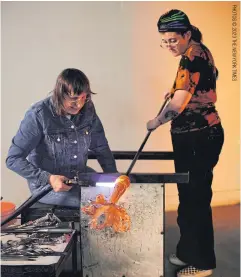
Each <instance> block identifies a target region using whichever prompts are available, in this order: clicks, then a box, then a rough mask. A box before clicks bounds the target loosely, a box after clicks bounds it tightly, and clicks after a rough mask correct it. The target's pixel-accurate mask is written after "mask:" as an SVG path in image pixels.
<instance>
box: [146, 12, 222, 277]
mask: <svg viewBox="0 0 241 277" xmlns="http://www.w3.org/2000/svg"><path fill="white" fill-rule="evenodd" d="M157 25H158V31H159V32H160V35H161V46H162V47H163V48H165V49H167V50H169V51H170V52H171V54H172V55H173V56H174V57H177V56H181V60H180V64H179V67H178V71H177V75H176V78H175V81H174V85H173V87H172V89H171V92H170V93H168V95H167V96H168V97H170V102H169V103H168V104H167V106H166V107H165V109H164V110H163V112H162V113H161V114H160V115H158V116H157V117H156V118H154V119H152V120H150V121H149V122H148V123H147V129H148V130H154V129H156V128H158V127H159V126H160V125H162V124H165V123H166V122H169V121H171V136H172V144H173V151H174V163H175V170H176V172H189V183H188V184H180V183H179V184H177V187H178V193H179V207H178V218H177V223H178V225H179V228H180V240H179V242H178V244H177V249H176V254H172V255H171V256H170V257H169V261H170V262H171V263H173V264H175V265H179V266H183V267H184V268H183V269H181V270H179V271H178V273H177V276H178V277H187V276H188V277H191V276H200V277H202V276H203V277H205V276H210V275H211V274H212V269H214V268H215V267H216V258H215V252H214V235H213V223H212V210H211V199H212V188H211V185H212V180H213V169H214V167H215V166H216V164H217V162H218V160H219V155H220V153H221V150H222V146H223V142H224V132H223V128H222V125H221V120H220V117H219V115H218V112H217V110H216V107H215V102H216V100H217V95H216V79H217V77H218V70H217V68H216V66H215V64H214V60H213V57H212V54H211V53H210V51H209V49H208V48H207V47H206V46H205V45H204V44H203V43H202V35H201V33H200V31H199V30H198V29H197V28H196V27H194V26H193V25H191V24H190V21H189V19H188V17H187V15H186V14H185V13H184V12H182V11H180V10H171V11H169V12H167V13H165V14H163V15H162V16H161V17H160V19H159V21H158V24H157Z"/></svg>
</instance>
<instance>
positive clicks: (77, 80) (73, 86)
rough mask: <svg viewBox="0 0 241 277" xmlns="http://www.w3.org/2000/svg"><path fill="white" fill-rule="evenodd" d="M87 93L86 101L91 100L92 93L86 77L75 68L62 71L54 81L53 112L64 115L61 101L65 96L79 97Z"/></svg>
mask: <svg viewBox="0 0 241 277" xmlns="http://www.w3.org/2000/svg"><path fill="white" fill-rule="evenodd" d="M83 92H85V93H87V99H91V94H96V93H93V92H92V91H91V89H90V82H89V79H88V78H87V76H86V75H85V74H84V73H83V72H82V71H80V70H78V69H75V68H67V69H65V70H63V71H62V72H61V73H60V74H59V76H58V78H57V81H56V84H55V87H54V90H53V91H52V99H53V105H54V108H55V111H56V113H57V114H58V115H63V114H65V112H64V106H63V101H64V99H65V97H66V96H73V95H71V93H74V95H80V94H81V93H83Z"/></svg>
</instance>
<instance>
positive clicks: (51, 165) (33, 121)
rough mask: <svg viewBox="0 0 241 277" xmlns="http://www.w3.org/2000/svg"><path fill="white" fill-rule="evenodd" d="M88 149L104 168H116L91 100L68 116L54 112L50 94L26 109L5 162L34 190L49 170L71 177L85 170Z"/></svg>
mask: <svg viewBox="0 0 241 277" xmlns="http://www.w3.org/2000/svg"><path fill="white" fill-rule="evenodd" d="M88 150H91V151H93V152H94V153H95V155H96V156H97V160H98V162H99V164H100V165H101V167H102V169H103V171H104V172H109V173H110V172H117V169H116V163H115V160H114V158H113V155H112V153H111V151H110V148H109V145H108V141H107V139H106V137H105V132H104V129H103V126H102V123H101V121H100V119H99V117H98V116H97V114H96V111H95V107H94V104H93V102H92V101H90V102H88V103H86V104H85V106H84V107H83V108H82V109H81V111H80V113H79V114H78V115H76V116H75V117H74V118H73V119H72V120H70V119H68V118H67V117H66V116H59V115H57V114H56V112H55V109H54V107H53V104H52V97H51V96H50V97H48V98H46V99H44V100H42V101H40V102H38V103H36V104H34V105H33V106H31V108H30V109H29V110H28V111H27V112H26V114H25V117H24V119H23V120H22V121H21V124H20V127H19V130H18V132H17V134H16V135H15V137H14V138H13V140H12V145H11V147H10V149H9V152H8V156H7V159H6V165H7V167H8V168H9V169H11V170H13V171H14V172H16V173H18V174H19V175H21V176H22V177H24V178H26V179H27V180H28V183H29V186H30V189H31V190H34V189H36V188H38V187H39V186H45V185H46V184H48V178H49V176H50V174H55V175H63V176H66V177H67V178H74V177H75V176H76V173H77V172H85V170H86V163H87V159H88Z"/></svg>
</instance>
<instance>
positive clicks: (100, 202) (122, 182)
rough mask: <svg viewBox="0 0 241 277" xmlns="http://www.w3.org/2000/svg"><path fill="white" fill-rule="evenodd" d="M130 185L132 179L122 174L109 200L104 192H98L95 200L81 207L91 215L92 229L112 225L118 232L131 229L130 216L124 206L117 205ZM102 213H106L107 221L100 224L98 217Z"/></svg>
mask: <svg viewBox="0 0 241 277" xmlns="http://www.w3.org/2000/svg"><path fill="white" fill-rule="evenodd" d="M129 186H130V179H129V178H128V177H127V176H125V175H122V176H120V177H118V178H117V179H116V181H115V187H114V191H113V193H112V194H111V196H110V200H109V202H108V201H106V200H105V197H104V196H103V195H102V194H98V195H97V196H96V199H95V201H92V202H91V204H90V205H87V206H85V207H83V208H82V209H81V210H82V211H83V212H84V213H85V214H87V215H89V216H90V217H91V221H90V228H91V229H98V230H101V229H104V228H105V227H112V228H113V229H114V230H115V231H116V232H126V231H128V230H129V229H130V216H129V215H128V214H127V212H126V210H125V209H124V208H122V207H120V206H118V205H116V203H117V201H118V200H119V199H120V197H121V196H122V195H123V194H124V192H125V191H126V189H127V188H128V187H129ZM102 214H104V215H105V221H104V223H102V224H98V219H99V217H100V216H101V215H102Z"/></svg>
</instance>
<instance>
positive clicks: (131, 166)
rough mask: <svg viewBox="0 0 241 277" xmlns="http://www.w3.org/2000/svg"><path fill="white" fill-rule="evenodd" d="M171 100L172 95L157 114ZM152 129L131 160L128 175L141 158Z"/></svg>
mask: <svg viewBox="0 0 241 277" xmlns="http://www.w3.org/2000/svg"><path fill="white" fill-rule="evenodd" d="M169 100H170V97H168V98H166V99H165V101H164V103H163V104H162V106H161V109H160V111H159V113H158V114H157V116H158V115H159V114H161V113H162V111H163V110H164V108H165V106H166V104H167V103H168V102H169ZM152 131H153V130H151V131H148V133H147V135H146V137H145V139H144V140H143V142H142V144H141V146H140V148H139V150H138V151H137V152H136V155H135V157H134V159H133V160H132V162H131V164H130V166H129V168H128V170H127V172H126V175H127V176H129V175H130V173H131V170H132V168H133V167H134V165H135V163H136V161H137V160H138V158H139V156H140V154H141V151H142V149H143V148H144V146H145V144H146V142H147V140H148V138H149V136H150V135H151V133H152Z"/></svg>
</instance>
